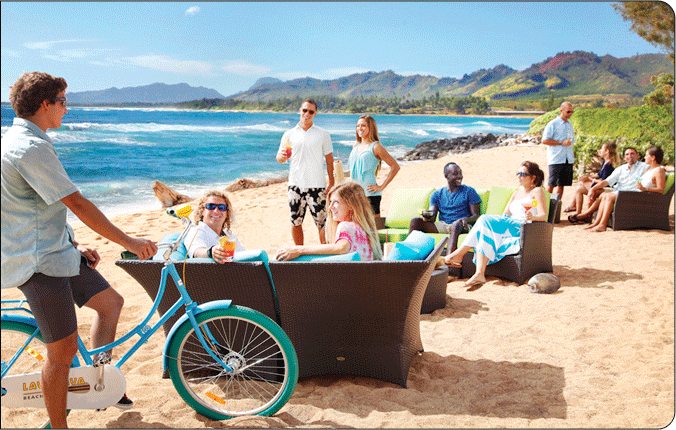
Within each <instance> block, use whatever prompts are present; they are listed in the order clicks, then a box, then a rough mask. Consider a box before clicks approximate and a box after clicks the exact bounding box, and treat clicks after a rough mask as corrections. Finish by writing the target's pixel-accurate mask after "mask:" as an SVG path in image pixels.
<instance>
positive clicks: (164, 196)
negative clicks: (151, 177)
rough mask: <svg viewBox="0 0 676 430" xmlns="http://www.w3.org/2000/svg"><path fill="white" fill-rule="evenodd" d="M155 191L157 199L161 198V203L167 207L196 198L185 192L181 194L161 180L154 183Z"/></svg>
mask: <svg viewBox="0 0 676 430" xmlns="http://www.w3.org/2000/svg"><path fill="white" fill-rule="evenodd" d="M153 191H155V197H157V200H159V201H160V203H162V206H163V207H165V208H168V207H171V206H175V205H180V204H182V203H188V202H190V201H192V200H194V199H193V198H192V197H188V196H186V195H185V194H181V193H178V192H176V191H174V190H172V189H171V188H169V187H168V186H166V185H164V184H163V183H162V182H160V181H155V183H154V184H153Z"/></svg>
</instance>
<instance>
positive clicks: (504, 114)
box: [0, 102, 546, 118]
mask: <svg viewBox="0 0 676 430" xmlns="http://www.w3.org/2000/svg"><path fill="white" fill-rule="evenodd" d="M0 104H1V105H2V106H11V104H10V103H9V102H2V103H0ZM68 107H76V108H86V109H132V110H133V109H138V110H144V109H154V110H168V111H169V110H170V111H185V112H189V111H211V112H231V113H236V112H245V113H273V114H274V113H285V114H295V113H297V111H295V110H288V111H274V110H269V109H267V110H266V109H203V108H187V107H177V106H172V105H168V104H163V103H149V104H139V103H134V104H133V106H130V105H126V104H115V105H81V104H68ZM321 113H326V114H332V115H383V116H448V117H463V118H464V117H467V118H471V117H477V118H481V117H488V118H496V117H499V118H537V117H539V116H540V115H543V114H545V113H546V112H545V111H508V110H499V111H494V112H492V113H483V114H460V113H454V112H427V113H405V112H402V113H379V112H369V111H364V112H358V113H352V112H345V111H340V110H339V111H334V110H323V111H321Z"/></svg>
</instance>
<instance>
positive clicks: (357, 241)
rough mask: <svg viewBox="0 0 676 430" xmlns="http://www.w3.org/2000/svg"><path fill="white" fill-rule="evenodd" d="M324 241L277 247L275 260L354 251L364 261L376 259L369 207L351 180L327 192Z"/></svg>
mask: <svg viewBox="0 0 676 430" xmlns="http://www.w3.org/2000/svg"><path fill="white" fill-rule="evenodd" d="M328 200H329V212H330V214H331V216H330V217H329V219H328V220H327V223H326V242H327V243H326V244H318V245H294V246H289V247H286V248H282V249H279V250H278V251H277V253H276V254H275V258H276V259H277V260H293V259H295V258H298V257H299V256H301V255H337V254H347V253H348V252H352V251H356V252H357V253H359V256H360V258H361V259H362V260H364V261H369V260H380V259H381V258H382V251H381V250H380V241H379V239H378V231H377V230H376V221H375V218H374V216H373V209H371V205H370V204H369V201H368V199H367V198H366V194H365V193H364V189H363V188H362V187H361V185H359V184H357V183H354V182H345V183H343V184H340V185H336V186H335V187H334V188H332V189H331V191H330V193H329V198H328Z"/></svg>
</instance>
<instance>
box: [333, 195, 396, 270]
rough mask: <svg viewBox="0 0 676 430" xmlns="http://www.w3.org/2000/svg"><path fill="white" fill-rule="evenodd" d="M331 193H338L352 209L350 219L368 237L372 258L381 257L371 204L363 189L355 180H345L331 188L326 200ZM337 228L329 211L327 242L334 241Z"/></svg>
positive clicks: (336, 223)
mask: <svg viewBox="0 0 676 430" xmlns="http://www.w3.org/2000/svg"><path fill="white" fill-rule="evenodd" d="M333 193H338V195H339V196H340V198H341V199H342V200H343V201H344V202H345V204H346V205H347V206H348V207H349V208H350V209H352V221H353V222H355V223H356V224H357V225H358V226H359V227H361V228H362V229H363V230H364V232H366V235H367V236H368V238H369V244H370V245H371V252H373V259H374V260H380V259H382V258H383V253H382V251H381V250H380V240H379V239H378V230H377V229H376V220H375V216H374V215H373V209H372V208H371V204H370V203H369V200H368V199H367V198H366V193H364V189H363V188H362V187H361V185H359V184H357V183H356V182H345V183H342V184H340V185H336V186H335V187H334V188H332V189H331V193H330V194H329V196H328V198H327V200H328V201H330V199H331V196H332V195H333ZM329 212H330V211H329ZM337 228H338V222H337V221H335V220H334V219H333V217H332V216H331V213H329V214H328V219H327V222H326V232H325V235H326V241H327V243H334V242H335V240H336V229H337Z"/></svg>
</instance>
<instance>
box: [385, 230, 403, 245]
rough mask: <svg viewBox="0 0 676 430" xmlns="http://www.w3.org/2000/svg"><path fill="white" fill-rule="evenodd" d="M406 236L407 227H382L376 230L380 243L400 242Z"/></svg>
mask: <svg viewBox="0 0 676 430" xmlns="http://www.w3.org/2000/svg"><path fill="white" fill-rule="evenodd" d="M407 236H408V228H383V229H381V230H378V238H379V239H380V243H381V244H383V243H385V242H401V241H402V240H404V239H406V237H407Z"/></svg>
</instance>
